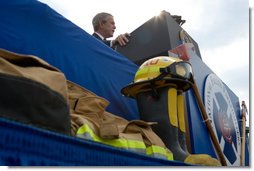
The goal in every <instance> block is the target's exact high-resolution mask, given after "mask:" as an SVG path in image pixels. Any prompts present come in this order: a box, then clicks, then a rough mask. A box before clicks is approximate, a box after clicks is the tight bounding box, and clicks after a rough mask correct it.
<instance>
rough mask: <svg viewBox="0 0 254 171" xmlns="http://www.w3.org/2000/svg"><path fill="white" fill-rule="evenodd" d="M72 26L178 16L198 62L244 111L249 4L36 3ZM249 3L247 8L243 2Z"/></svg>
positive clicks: (205, 0)
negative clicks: (104, 19) (106, 16)
mask: <svg viewBox="0 0 254 171" xmlns="http://www.w3.org/2000/svg"><path fill="white" fill-rule="evenodd" d="M40 1H41V2H44V3H46V4H48V5H49V6H50V7H52V8H53V9H55V10H56V11H57V12H58V13H60V14H62V15H63V16H65V17H66V18H67V19H69V20H71V21H72V22H73V23H75V24H76V25H78V26H79V27H81V28H82V29H84V30H85V31H87V32H88V33H90V34H91V33H93V28H92V23H91V21H92V18H93V17H94V15H95V14H96V13H98V12H103V11H104V12H109V13H111V14H112V15H113V16H114V19H115V22H116V32H115V34H114V36H117V35H118V34H121V33H126V32H129V33H130V32H132V31H133V30H135V29H136V28H137V27H139V26H140V25H142V24H143V23H144V22H146V21H147V20H149V19H150V18H152V17H153V16H155V15H158V14H159V13H160V11H162V10H166V11H168V12H170V13H171V14H173V15H181V16H182V18H183V19H185V20H186V21H187V22H186V23H185V24H184V25H183V26H182V27H183V29H185V30H186V31H187V32H188V33H189V34H190V35H191V37H192V38H193V39H194V40H195V41H196V42H197V43H198V44H199V48H200V51H201V55H202V59H203V61H204V62H205V63H206V64H207V65H208V66H209V68H211V69H212V70H213V71H214V73H215V74H216V75H218V76H219V77H220V78H221V80H222V81H223V82H224V83H226V84H227V85H228V86H229V88H230V89H231V90H232V91H233V92H234V93H235V94H236V95H237V96H238V97H239V100H240V102H241V101H242V100H245V101H246V104H247V106H248V108H249V84H250V83H249V66H250V64H249V59H250V58H249V5H250V6H252V5H253V1H252V0H250V1H248V0H177V1H176V0H149V1H137V0H135V1H134V0H129V1H120V0H106V1H105V0H93V1H91V0H86V1H85V0H72V1H70V0H40ZM249 3H250V4H249Z"/></svg>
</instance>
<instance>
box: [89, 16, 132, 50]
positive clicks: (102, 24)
mask: <svg viewBox="0 0 254 171" xmlns="http://www.w3.org/2000/svg"><path fill="white" fill-rule="evenodd" d="M93 28H94V33H93V36H94V37H96V38H97V39H99V40H101V41H103V42H104V43H105V44H106V45H108V46H109V47H111V48H113V49H115V47H116V45H117V44H119V45H120V46H124V45H126V43H127V42H129V39H128V37H129V36H130V34H129V33H125V34H120V35H119V36H117V38H116V39H114V40H107V38H110V37H113V34H114V32H115V29H116V26H115V21H114V18H113V16H112V15H111V14H109V13H105V12H101V13H98V14H96V15H95V17H94V18H93Z"/></svg>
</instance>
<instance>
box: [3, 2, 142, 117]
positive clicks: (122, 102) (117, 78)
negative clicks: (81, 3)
mask: <svg viewBox="0 0 254 171" xmlns="http://www.w3.org/2000/svg"><path fill="white" fill-rule="evenodd" d="M87 27H90V26H87ZM0 48H3V49H6V50H9V51H12V52H16V53H22V54H31V55H35V56H38V57H40V58H42V59H44V60H45V61H47V62H48V63H49V64H51V65H53V66H55V67H57V68H58V69H60V70H61V71H62V72H63V73H64V74H65V75H66V77H67V79H68V80H70V81H73V82H75V83H78V84H79V85H81V86H83V87H85V88H87V89H88V90H90V91H92V92H94V93H95V94H97V95H98V96H101V97H104V98H106V99H107V100H108V101H109V102H110V105H109V106H108V108H107V111H109V112H111V113H113V114H116V115H118V116H122V117H124V118H126V119H129V120H133V119H139V115H138V109H137V105H136V101H135V100H133V99H129V98H126V97H123V96H122V95H121V93H120V90H121V88H122V87H124V86H126V85H127V84H129V83H130V82H131V81H132V80H133V78H134V75H135V72H136V70H137V69H138V66H136V65H135V64H134V63H132V62H131V61H129V60H128V59H127V58H126V57H124V56H122V55H121V54H119V53H117V52H116V51H114V50H112V49H111V48H109V47H107V46H106V45H104V44H103V43H101V42H100V41H98V40H97V39H95V38H94V37H92V36H91V35H89V34H88V33H86V32H85V31H84V30H82V29H81V28H79V27H78V26H76V25H75V24H73V23H72V22H71V21H69V20H67V19H66V18H64V17H63V16H61V15H60V14H58V13H57V12H56V11H54V10H53V9H51V8H50V7H49V6H47V5H46V4H43V3H41V2H39V1H36V0H22V1H16V0H1V1H0Z"/></svg>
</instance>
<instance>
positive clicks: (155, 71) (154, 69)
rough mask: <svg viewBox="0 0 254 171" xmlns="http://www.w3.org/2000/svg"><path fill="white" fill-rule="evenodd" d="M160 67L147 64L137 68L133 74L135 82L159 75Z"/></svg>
mask: <svg viewBox="0 0 254 171" xmlns="http://www.w3.org/2000/svg"><path fill="white" fill-rule="evenodd" d="M160 68H161V67H158V66H149V67H146V68H142V69H140V70H138V71H137V73H136V76H135V82H139V81H145V80H149V79H152V78H155V77H157V76H158V75H160Z"/></svg>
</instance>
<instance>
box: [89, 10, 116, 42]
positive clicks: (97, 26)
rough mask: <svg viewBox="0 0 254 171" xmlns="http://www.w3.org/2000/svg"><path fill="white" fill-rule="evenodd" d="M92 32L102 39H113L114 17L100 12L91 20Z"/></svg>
mask: <svg viewBox="0 0 254 171" xmlns="http://www.w3.org/2000/svg"><path fill="white" fill-rule="evenodd" d="M92 23H93V28H94V31H95V32H97V33H99V34H101V35H102V36H103V37H104V38H109V37H113V35H114V32H115V29H116V26H115V21H114V17H113V16H112V15H111V14H109V13H106V12H101V13H98V14H96V15H95V17H94V18H93V21H92Z"/></svg>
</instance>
